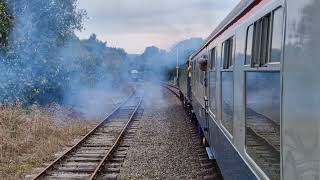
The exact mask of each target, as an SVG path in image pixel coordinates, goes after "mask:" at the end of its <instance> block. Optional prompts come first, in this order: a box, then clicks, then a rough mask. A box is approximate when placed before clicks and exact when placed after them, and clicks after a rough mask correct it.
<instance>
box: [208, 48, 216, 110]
mask: <svg viewBox="0 0 320 180" xmlns="http://www.w3.org/2000/svg"><path fill="white" fill-rule="evenodd" d="M210 54H211V56H210V70H209V108H210V111H211V112H212V113H213V114H216V71H215V64H216V49H215V48H213V49H212V50H211V51H210Z"/></svg>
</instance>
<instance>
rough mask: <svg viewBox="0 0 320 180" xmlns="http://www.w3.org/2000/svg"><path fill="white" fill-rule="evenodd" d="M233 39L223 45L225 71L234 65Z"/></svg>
mask: <svg viewBox="0 0 320 180" xmlns="http://www.w3.org/2000/svg"><path fill="white" fill-rule="evenodd" d="M233 43H234V42H233V37H232V38H230V39H228V40H226V41H225V42H224V43H223V44H222V59H223V69H229V68H230V67H231V66H232V65H233Z"/></svg>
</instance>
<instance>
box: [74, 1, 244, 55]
mask: <svg viewBox="0 0 320 180" xmlns="http://www.w3.org/2000/svg"><path fill="white" fill-rule="evenodd" d="M239 1H240V0H79V4H78V6H79V8H80V9H84V10H86V11H87V15H88V19H86V20H85V21H84V30H82V31H81V32H77V35H78V36H79V37H80V38H81V39H85V38H88V37H89V36H90V35H91V34H92V33H95V34H96V35H97V36H98V38H99V39H100V40H102V41H106V42H107V45H108V46H111V47H121V48H124V49H125V50H126V52H128V53H132V54H139V53H142V52H143V51H144V49H145V48H146V47H149V46H157V47H159V48H162V49H169V48H170V47H171V46H173V45H174V44H175V43H177V42H179V41H181V40H184V39H189V38H191V37H201V38H207V37H208V36H209V35H210V33H211V32H212V31H213V30H214V28H215V27H216V26H217V25H218V24H219V23H220V22H221V21H222V20H223V18H224V17H225V16H226V15H227V14H228V13H229V12H230V11H231V10H232V9H233V8H234V7H235V6H236V5H237V3H239Z"/></svg>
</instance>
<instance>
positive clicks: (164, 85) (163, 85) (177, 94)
mask: <svg viewBox="0 0 320 180" xmlns="http://www.w3.org/2000/svg"><path fill="white" fill-rule="evenodd" d="M161 86H162V87H164V88H166V89H168V90H169V91H170V92H171V93H173V94H174V95H175V96H176V97H177V98H178V99H180V94H179V93H177V92H175V91H174V90H173V89H171V88H170V87H172V86H170V85H168V84H165V83H162V85H161ZM172 88H174V89H176V90H179V91H180V89H179V88H177V87H172Z"/></svg>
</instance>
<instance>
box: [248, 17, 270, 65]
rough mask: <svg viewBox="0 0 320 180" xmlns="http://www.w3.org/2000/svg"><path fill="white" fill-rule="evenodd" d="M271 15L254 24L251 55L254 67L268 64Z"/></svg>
mask: <svg viewBox="0 0 320 180" xmlns="http://www.w3.org/2000/svg"><path fill="white" fill-rule="evenodd" d="M270 22H271V15H270V14H268V15H266V16H264V17H263V18H261V19H260V20H258V21H257V22H255V23H254V30H253V50H252V52H253V54H252V57H253V58H252V63H251V65H253V66H254V67H260V66H263V65H265V64H267V63H268V60H269V41H270V32H271V31H270V29H271V25H270Z"/></svg>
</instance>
